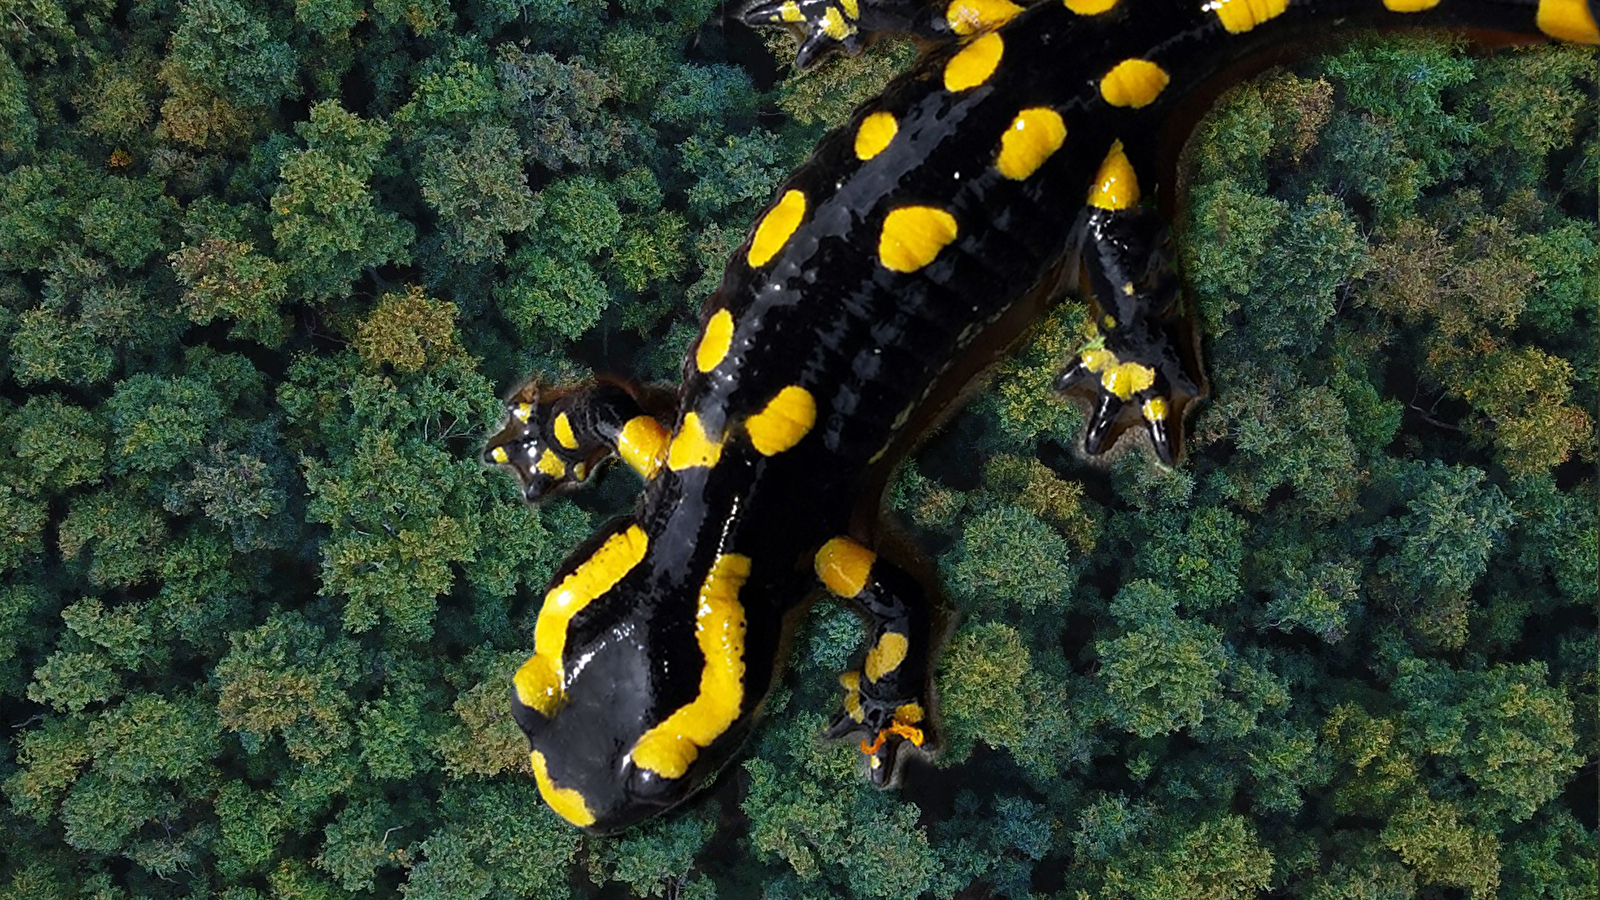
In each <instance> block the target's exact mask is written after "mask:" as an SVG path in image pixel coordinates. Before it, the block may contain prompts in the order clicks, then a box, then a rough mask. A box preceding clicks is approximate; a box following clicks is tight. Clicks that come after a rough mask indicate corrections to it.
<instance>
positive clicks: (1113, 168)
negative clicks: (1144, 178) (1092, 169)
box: [1089, 141, 1139, 209]
mask: <svg viewBox="0 0 1600 900" xmlns="http://www.w3.org/2000/svg"><path fill="white" fill-rule="evenodd" d="M1138 202H1139V178H1138V176H1136V175H1134V173H1133V164H1132V163H1130V162H1128V154H1127V152H1126V151H1124V150H1123V149H1122V142H1121V141H1113V142H1112V144H1111V149H1110V150H1109V151H1107V153H1106V158H1105V159H1104V160H1103V161H1102V162H1101V163H1100V171H1099V172H1098V173H1096V174H1095V176H1094V184H1093V186H1091V187H1090V188H1089V205H1090V206H1093V207H1095V208H1097V209H1127V208H1128V207H1130V206H1133V205H1135V204H1137V203H1138Z"/></svg>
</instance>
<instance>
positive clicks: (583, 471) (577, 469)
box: [572, 462, 589, 481]
mask: <svg viewBox="0 0 1600 900" xmlns="http://www.w3.org/2000/svg"><path fill="white" fill-rule="evenodd" d="M588 474H589V467H588V466H586V465H584V464H583V463H581V462H575V463H573V464H572V477H573V478H576V479H578V480H579V481H582V480H583V479H584V478H585V477H587V476H588Z"/></svg>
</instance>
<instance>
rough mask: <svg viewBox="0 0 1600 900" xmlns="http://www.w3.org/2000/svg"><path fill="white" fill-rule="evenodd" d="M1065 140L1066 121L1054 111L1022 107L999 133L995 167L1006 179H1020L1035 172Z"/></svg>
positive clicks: (1037, 107)
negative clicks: (1008, 125)
mask: <svg viewBox="0 0 1600 900" xmlns="http://www.w3.org/2000/svg"><path fill="white" fill-rule="evenodd" d="M1066 139H1067V123H1065V122H1063V121H1061V115H1060V114H1059V113H1057V112H1056V111H1055V110H1053V109H1050V108H1049V107H1045V106H1036V107H1033V108H1032V109H1025V110H1023V111H1022V112H1019V113H1017V117H1016V118H1015V119H1012V120H1011V127H1010V128H1007V129H1006V130H1005V131H1004V132H1002V133H1001V134H1000V153H999V155H997V156H996V157H995V161H994V167H995V168H996V169H998V170H999V172H1000V174H1001V175H1004V176H1005V177H1006V178H1009V179H1011V180H1012V181H1021V180H1023V179H1024V178H1027V177H1028V176H1030V175H1032V174H1033V173H1034V172H1037V171H1038V170H1039V167H1040V166H1042V165H1044V161H1045V160H1047V159H1049V158H1050V155H1051V154H1053V153H1055V152H1056V151H1057V150H1060V149H1061V143H1062V142H1063V141H1065V140H1066Z"/></svg>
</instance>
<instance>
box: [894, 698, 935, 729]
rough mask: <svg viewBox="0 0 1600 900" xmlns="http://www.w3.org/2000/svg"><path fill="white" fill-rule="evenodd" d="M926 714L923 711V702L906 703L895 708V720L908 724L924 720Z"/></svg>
mask: <svg viewBox="0 0 1600 900" xmlns="http://www.w3.org/2000/svg"><path fill="white" fill-rule="evenodd" d="M924 715H927V714H926V713H924V712H923V711H922V704H920V703H904V704H901V705H900V706H899V707H897V708H896V709H895V711H894V720H895V721H896V722H901V723H904V724H906V725H915V724H917V723H918V722H921V721H922V717H923V716H924Z"/></svg>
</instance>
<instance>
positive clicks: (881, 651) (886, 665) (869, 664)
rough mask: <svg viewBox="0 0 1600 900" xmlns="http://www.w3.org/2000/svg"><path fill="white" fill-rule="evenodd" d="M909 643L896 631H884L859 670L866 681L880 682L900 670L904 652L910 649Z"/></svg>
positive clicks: (904, 656)
mask: <svg viewBox="0 0 1600 900" xmlns="http://www.w3.org/2000/svg"><path fill="white" fill-rule="evenodd" d="M910 647H911V642H910V641H909V640H907V639H906V636H905V635H903V634H901V633H900V632H898V631H885V632H884V633H883V635H882V636H881V637H879V638H878V643H877V645H876V646H874V647H873V648H872V649H871V650H868V651H867V661H866V662H865V663H864V664H862V666H861V670H862V671H863V672H864V673H866V676H867V680H868V681H881V680H882V679H883V676H885V675H887V674H889V673H890V672H893V671H894V670H895V669H898V668H900V664H901V663H903V662H905V661H906V651H907V650H908V649H910Z"/></svg>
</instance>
